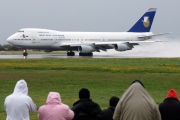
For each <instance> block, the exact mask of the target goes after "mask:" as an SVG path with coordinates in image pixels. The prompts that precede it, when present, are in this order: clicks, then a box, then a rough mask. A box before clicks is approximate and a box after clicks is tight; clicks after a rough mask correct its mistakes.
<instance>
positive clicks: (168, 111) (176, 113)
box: [159, 89, 180, 120]
mask: <svg viewBox="0 0 180 120" xmlns="http://www.w3.org/2000/svg"><path fill="white" fill-rule="evenodd" d="M159 111H160V113H161V118H162V120H180V101H179V100H178V94H177V92H176V91H175V90H174V89H170V90H169V91H168V93H167V96H166V99H165V100H164V101H163V102H162V103H161V104H160V105H159Z"/></svg>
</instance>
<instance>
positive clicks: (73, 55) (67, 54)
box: [67, 52, 75, 56]
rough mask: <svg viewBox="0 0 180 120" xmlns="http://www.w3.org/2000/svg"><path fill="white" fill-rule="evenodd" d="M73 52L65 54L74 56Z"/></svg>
mask: <svg viewBox="0 0 180 120" xmlns="http://www.w3.org/2000/svg"><path fill="white" fill-rule="evenodd" d="M74 55H75V53H74V52H67V56H74Z"/></svg>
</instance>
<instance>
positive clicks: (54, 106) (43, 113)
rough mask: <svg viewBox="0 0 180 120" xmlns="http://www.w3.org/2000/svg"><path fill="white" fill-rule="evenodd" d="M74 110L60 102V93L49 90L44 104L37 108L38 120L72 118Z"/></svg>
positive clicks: (66, 119)
mask: <svg viewBox="0 0 180 120" xmlns="http://www.w3.org/2000/svg"><path fill="white" fill-rule="evenodd" d="M73 117H74V112H73V111H72V110H71V109H70V108H69V106H67V105H65V104H63V103H62V102H61V98H60V94H59V93H57V92H50V93H49V95H48V97H47V100H46V104H45V105H43V106H41V107H40V108H39V110H38V119H39V120H72V119H73Z"/></svg>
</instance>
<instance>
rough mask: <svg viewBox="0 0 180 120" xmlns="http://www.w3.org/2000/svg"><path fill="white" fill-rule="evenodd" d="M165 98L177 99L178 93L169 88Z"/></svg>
mask: <svg viewBox="0 0 180 120" xmlns="http://www.w3.org/2000/svg"><path fill="white" fill-rule="evenodd" d="M166 98H176V99H178V94H177V92H176V91H175V90H174V89H170V90H169V91H168V93H167V95H166Z"/></svg>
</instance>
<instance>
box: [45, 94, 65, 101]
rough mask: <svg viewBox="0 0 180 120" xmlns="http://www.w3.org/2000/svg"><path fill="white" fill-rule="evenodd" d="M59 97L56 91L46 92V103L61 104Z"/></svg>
mask: <svg viewBox="0 0 180 120" xmlns="http://www.w3.org/2000/svg"><path fill="white" fill-rule="evenodd" d="M61 103H62V102H61V97H60V94H59V93H58V92H50V93H49V94H48V97H47V100H46V104H61Z"/></svg>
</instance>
